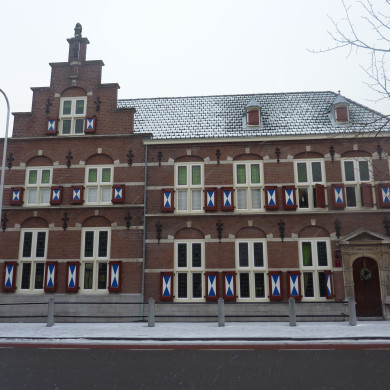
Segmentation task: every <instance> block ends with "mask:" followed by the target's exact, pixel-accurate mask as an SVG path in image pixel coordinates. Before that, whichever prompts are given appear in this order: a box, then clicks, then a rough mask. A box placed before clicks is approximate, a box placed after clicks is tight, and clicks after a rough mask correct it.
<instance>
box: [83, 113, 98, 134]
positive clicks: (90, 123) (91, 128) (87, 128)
mask: <svg viewBox="0 0 390 390" xmlns="http://www.w3.org/2000/svg"><path fill="white" fill-rule="evenodd" d="M95 131H96V117H94V116H92V117H89V118H85V124H84V133H94V132H95Z"/></svg>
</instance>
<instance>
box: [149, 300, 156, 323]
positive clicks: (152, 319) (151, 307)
mask: <svg viewBox="0 0 390 390" xmlns="http://www.w3.org/2000/svg"><path fill="white" fill-rule="evenodd" d="M154 309H155V305H154V299H153V298H149V302H148V326H149V327H154V324H155V317H154V313H155V310H154Z"/></svg>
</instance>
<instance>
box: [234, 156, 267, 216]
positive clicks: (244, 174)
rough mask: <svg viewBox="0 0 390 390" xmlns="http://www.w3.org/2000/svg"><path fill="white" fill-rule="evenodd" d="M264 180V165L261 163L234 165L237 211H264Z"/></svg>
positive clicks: (239, 163) (238, 163)
mask: <svg viewBox="0 0 390 390" xmlns="http://www.w3.org/2000/svg"><path fill="white" fill-rule="evenodd" d="M262 178H263V174H262V164H261V163H260V162H245V163H241V162H237V163H235V164H234V180H235V187H236V191H235V193H236V205H237V210H240V211H252V210H262V208H263V199H262V193H263V187H262V186H263V182H262Z"/></svg>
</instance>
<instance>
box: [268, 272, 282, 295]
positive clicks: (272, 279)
mask: <svg viewBox="0 0 390 390" xmlns="http://www.w3.org/2000/svg"><path fill="white" fill-rule="evenodd" d="M268 277H269V299H270V300H271V301H280V300H282V299H283V294H282V272H281V271H270V272H269V273H268Z"/></svg>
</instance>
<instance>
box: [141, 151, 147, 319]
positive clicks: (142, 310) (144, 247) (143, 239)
mask: <svg viewBox="0 0 390 390" xmlns="http://www.w3.org/2000/svg"><path fill="white" fill-rule="evenodd" d="M147 185H148V145H145V182H144V219H143V226H144V229H143V230H144V231H143V235H142V286H141V321H142V320H143V318H144V317H143V316H144V299H145V262H146V188H147Z"/></svg>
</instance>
